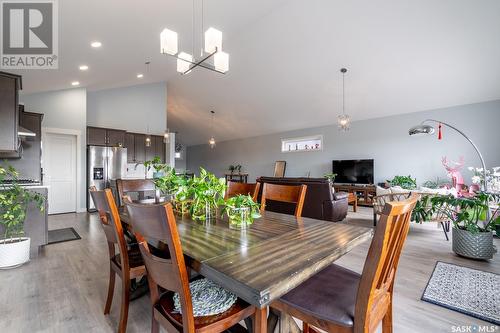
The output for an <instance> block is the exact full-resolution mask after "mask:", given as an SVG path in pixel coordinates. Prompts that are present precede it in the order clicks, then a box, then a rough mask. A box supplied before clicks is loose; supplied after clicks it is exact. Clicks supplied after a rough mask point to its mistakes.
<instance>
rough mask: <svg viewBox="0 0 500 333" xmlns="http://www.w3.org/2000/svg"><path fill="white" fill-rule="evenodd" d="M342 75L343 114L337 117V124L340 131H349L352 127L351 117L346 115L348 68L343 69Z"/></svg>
mask: <svg viewBox="0 0 500 333" xmlns="http://www.w3.org/2000/svg"><path fill="white" fill-rule="evenodd" d="M340 72H341V73H342V114H341V115H339V116H338V117H337V124H338V127H339V130H341V131H348V130H349V128H350V127H351V117H349V116H348V115H347V114H346V113H345V73H347V68H341V69H340Z"/></svg>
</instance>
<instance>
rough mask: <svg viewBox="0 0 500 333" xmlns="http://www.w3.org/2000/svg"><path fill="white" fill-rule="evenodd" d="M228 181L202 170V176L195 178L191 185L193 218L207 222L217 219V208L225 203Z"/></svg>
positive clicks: (189, 191) (189, 192)
mask: <svg viewBox="0 0 500 333" xmlns="http://www.w3.org/2000/svg"><path fill="white" fill-rule="evenodd" d="M225 191H226V180H225V179H224V178H217V177H216V176H215V175H214V174H212V173H210V172H207V171H206V170H205V169H203V168H200V176H198V177H197V176H195V177H194V178H193V179H192V180H191V183H190V187H189V190H188V194H189V195H190V196H191V197H192V200H193V201H192V204H191V207H190V213H191V217H192V218H193V219H195V220H200V221H206V220H210V219H212V218H215V215H216V210H217V206H219V205H222V204H223V203H224V199H223V198H224V192H225Z"/></svg>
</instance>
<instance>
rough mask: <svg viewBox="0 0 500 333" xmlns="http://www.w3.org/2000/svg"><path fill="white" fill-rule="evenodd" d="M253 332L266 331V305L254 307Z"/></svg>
mask: <svg viewBox="0 0 500 333" xmlns="http://www.w3.org/2000/svg"><path fill="white" fill-rule="evenodd" d="M253 331H254V333H267V307H265V308H262V309H259V308H257V309H255V320H254V322H253Z"/></svg>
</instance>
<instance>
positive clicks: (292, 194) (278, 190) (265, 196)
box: [260, 183, 307, 217]
mask: <svg viewBox="0 0 500 333" xmlns="http://www.w3.org/2000/svg"><path fill="white" fill-rule="evenodd" d="M306 191H307V185H277V184H269V183H264V187H263V188H262V197H261V200H260V201H261V203H260V210H261V211H264V210H266V200H273V201H281V202H289V203H294V204H295V213H294V215H295V216H297V217H300V216H302V208H303V207H304V199H305V197H306Z"/></svg>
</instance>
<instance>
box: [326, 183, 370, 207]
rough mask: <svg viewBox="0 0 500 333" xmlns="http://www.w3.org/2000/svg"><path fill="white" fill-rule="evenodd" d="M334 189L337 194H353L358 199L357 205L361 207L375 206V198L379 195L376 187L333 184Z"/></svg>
mask: <svg viewBox="0 0 500 333" xmlns="http://www.w3.org/2000/svg"><path fill="white" fill-rule="evenodd" d="M333 188H334V189H335V191H336V192H348V193H352V194H353V195H354V196H356V198H357V204H358V205H359V206H369V207H372V206H373V197H374V196H375V195H376V194H377V192H376V187H375V186H374V185H364V186H362V185H345V184H333Z"/></svg>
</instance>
